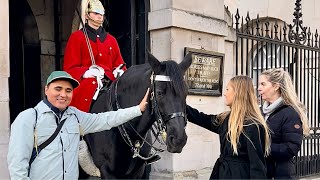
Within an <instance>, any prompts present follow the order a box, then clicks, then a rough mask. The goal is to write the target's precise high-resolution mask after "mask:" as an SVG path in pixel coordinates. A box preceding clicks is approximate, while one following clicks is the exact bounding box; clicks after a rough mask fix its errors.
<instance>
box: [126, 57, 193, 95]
mask: <svg viewBox="0 0 320 180" xmlns="http://www.w3.org/2000/svg"><path fill="white" fill-rule="evenodd" d="M160 63H161V64H160V67H159V68H158V70H160V72H161V73H160V74H163V75H166V76H169V77H170V79H171V81H170V85H171V86H172V88H173V90H174V93H175V94H184V95H186V94H187V92H188V89H187V85H186V83H185V81H184V79H183V74H184V73H183V72H182V70H181V69H180V67H179V65H178V64H177V63H176V62H175V61H172V60H168V61H162V62H160ZM127 71H128V72H129V71H130V72H131V73H130V75H129V74H128V75H127V76H126V78H125V79H123V78H122V77H120V79H122V81H125V82H126V83H125V84H126V88H133V89H136V88H139V87H140V86H141V80H142V79H141V78H143V77H144V78H148V79H149V77H150V75H151V72H152V68H151V66H150V65H149V64H142V65H134V66H132V67H130V68H129V69H128V70H127ZM125 75H126V73H125Z"/></svg>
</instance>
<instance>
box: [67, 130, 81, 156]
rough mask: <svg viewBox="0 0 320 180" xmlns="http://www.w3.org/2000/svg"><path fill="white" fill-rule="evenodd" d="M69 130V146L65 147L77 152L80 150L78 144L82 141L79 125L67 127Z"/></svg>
mask: <svg viewBox="0 0 320 180" xmlns="http://www.w3.org/2000/svg"><path fill="white" fill-rule="evenodd" d="M66 130H67V136H68V137H67V139H68V144H65V146H66V147H67V148H68V150H69V151H77V150H78V144H79V140H80V129H79V124H74V125H71V124H70V125H69V126H67V127H66Z"/></svg>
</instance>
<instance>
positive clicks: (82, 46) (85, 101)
mask: <svg viewBox="0 0 320 180" xmlns="http://www.w3.org/2000/svg"><path fill="white" fill-rule="evenodd" d="M86 27H87V32H88V36H89V39H90V40H89V41H90V44H91V48H92V52H93V55H94V59H95V62H96V65H98V66H100V67H102V68H103V69H104V71H105V75H106V76H107V77H108V78H109V79H110V80H112V81H113V80H115V78H114V76H113V74H112V71H113V69H114V68H116V67H118V66H119V65H120V64H123V63H124V61H123V59H122V56H121V53H120V49H119V46H118V43H117V41H116V39H115V38H114V37H113V36H112V35H110V34H107V33H106V32H105V30H104V29H103V28H100V29H99V30H97V31H95V30H93V29H92V28H90V27H88V26H86ZM91 65H92V62H91V59H90V54H89V50H88V47H87V44H86V40H85V36H84V33H83V32H82V30H78V31H76V32H74V33H72V34H71V36H70V38H69V40H68V43H67V46H66V49H65V55H64V65H63V69H64V70H65V71H67V72H68V73H69V74H70V75H71V76H72V77H73V78H75V79H77V80H78V81H79V82H80V86H79V87H78V88H76V89H75V90H74V93H73V98H72V102H71V104H70V105H71V106H75V107H77V108H78V109H80V110H82V111H85V112H88V111H89V108H90V105H91V102H92V97H93V95H94V93H95V91H96V88H97V81H96V79H95V78H85V79H84V78H82V75H83V74H84V73H85V72H86V71H87V70H88V69H89V67H90V66H91ZM124 70H125V68H124Z"/></svg>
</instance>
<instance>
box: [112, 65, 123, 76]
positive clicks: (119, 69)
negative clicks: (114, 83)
mask: <svg viewBox="0 0 320 180" xmlns="http://www.w3.org/2000/svg"><path fill="white" fill-rule="evenodd" d="M124 66H125V64H120V65H119V66H118V67H117V68H116V69H114V70H113V72H112V74H113V76H114V78H116V79H117V78H118V77H120V76H121V75H122V74H123V73H124V70H123V69H122V68H123V67H124Z"/></svg>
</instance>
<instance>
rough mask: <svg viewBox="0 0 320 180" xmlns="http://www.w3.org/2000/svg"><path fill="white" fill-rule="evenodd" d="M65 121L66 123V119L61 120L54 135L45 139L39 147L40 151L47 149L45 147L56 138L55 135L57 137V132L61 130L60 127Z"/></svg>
mask: <svg viewBox="0 0 320 180" xmlns="http://www.w3.org/2000/svg"><path fill="white" fill-rule="evenodd" d="M65 121H66V119H64V120H62V121H61V122H60V123H59V125H58V127H57V129H56V130H55V131H54V133H53V134H52V135H51V136H50V137H49V139H47V140H46V141H45V142H44V143H42V144H41V145H40V146H39V148H40V150H42V149H44V148H45V147H47V146H48V145H49V144H50V143H51V142H52V141H53V140H54V139H55V138H56V137H57V135H58V133H59V131H60V130H61V128H62V126H63V124H64V122H65Z"/></svg>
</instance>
